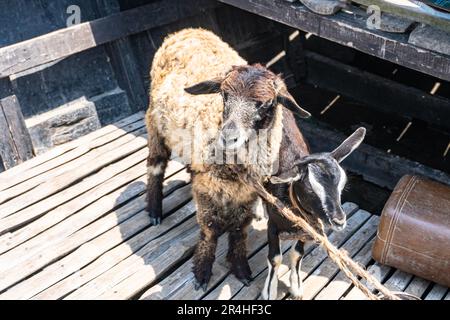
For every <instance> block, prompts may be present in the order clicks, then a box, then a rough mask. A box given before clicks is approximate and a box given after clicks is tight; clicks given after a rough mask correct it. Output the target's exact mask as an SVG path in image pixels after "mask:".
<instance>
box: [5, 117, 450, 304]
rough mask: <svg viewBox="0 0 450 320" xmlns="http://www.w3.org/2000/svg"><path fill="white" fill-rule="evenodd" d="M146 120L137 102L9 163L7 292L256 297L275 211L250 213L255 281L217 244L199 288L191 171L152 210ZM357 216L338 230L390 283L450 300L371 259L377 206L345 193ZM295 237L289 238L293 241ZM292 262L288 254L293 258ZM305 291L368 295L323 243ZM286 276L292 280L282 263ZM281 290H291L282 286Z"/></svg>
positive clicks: (309, 263)
mask: <svg viewBox="0 0 450 320" xmlns="http://www.w3.org/2000/svg"><path fill="white" fill-rule="evenodd" d="M146 144H147V142H146V130H145V126H144V121H143V114H142V113H138V114H135V115H133V116H131V117H128V118H126V119H123V120H121V121H119V122H118V123H115V124H114V125H109V126H106V127H104V128H102V129H100V130H98V131H95V132H93V133H91V134H88V135H86V136H84V137H82V138H80V139H77V140H74V141H72V142H70V143H68V144H65V145H61V146H59V147H56V148H54V149H52V150H50V151H49V152H46V153H44V154H42V155H39V156H37V157H35V158H33V159H31V160H28V161H26V162H24V163H23V164H20V165H18V166H16V167H14V168H12V169H11V170H8V171H6V172H4V173H1V174H0V270H1V271H0V299H259V298H260V292H261V289H262V286H263V284H264V280H265V277H266V272H267V264H266V254H267V242H266V221H265V220H262V221H258V222H254V223H253V224H252V228H250V234H249V241H248V243H249V251H248V254H249V258H250V265H251V267H252V270H253V276H254V281H253V282H252V284H251V286H250V287H244V286H243V285H242V284H241V283H240V282H239V281H238V280H237V279H236V278H234V276H233V275H231V274H230V273H229V269H228V267H227V265H226V258H225V255H226V249H227V242H226V241H225V240H226V238H224V237H222V238H221V239H220V241H219V245H218V248H217V259H216V262H215V264H214V269H213V273H214V275H213V278H212V279H211V282H210V285H209V287H208V291H207V292H206V293H203V292H202V291H195V290H193V281H192V277H193V275H192V273H191V263H192V261H191V258H192V253H193V250H194V245H195V243H196V240H197V237H198V231H199V229H198V226H197V223H196V220H195V205H194V202H193V200H192V197H191V192H190V184H189V182H190V176H189V174H188V173H187V172H186V170H185V168H184V166H183V165H182V164H181V163H179V162H178V161H177V160H176V159H173V160H172V161H170V163H169V166H168V169H167V172H166V177H165V182H164V194H165V198H164V203H163V206H164V214H165V219H164V221H163V223H162V225H160V226H158V227H153V226H150V224H149V218H148V216H147V213H146V212H145V210H144V208H145V189H146V164H145V161H146V157H147V152H148V150H147V147H146ZM344 208H345V210H346V211H347V212H348V215H349V220H348V227H347V228H346V229H345V231H343V232H341V233H334V232H332V233H330V235H329V237H330V239H331V241H332V242H333V243H334V244H335V245H337V246H338V247H340V248H342V249H345V250H346V251H348V253H349V254H350V255H351V256H352V257H353V258H354V259H355V260H356V261H358V262H359V263H361V264H363V265H364V266H366V267H370V268H371V270H373V271H374V272H375V275H377V276H378V277H379V278H380V279H381V280H382V282H383V283H385V284H386V285H387V286H388V287H390V288H392V289H394V290H400V291H405V292H409V293H413V294H415V295H418V296H421V297H422V298H424V299H432V300H440V299H450V293H449V292H448V288H445V287H442V286H439V285H436V284H434V283H430V282H428V281H426V280H423V279H421V278H418V277H415V276H412V275H410V274H406V273H404V272H401V271H398V270H394V269H392V268H389V267H386V266H381V265H378V264H376V263H374V262H373V260H372V259H371V246H372V242H373V239H374V236H375V234H376V229H377V225H378V222H379V217H378V216H376V215H372V214H370V213H369V212H367V211H365V210H362V209H359V208H358V206H357V205H356V204H353V203H346V204H345V205H344ZM288 247H289V243H288V242H286V243H283V250H284V251H286V250H287V249H288ZM285 260H286V261H287V259H285ZM302 274H303V278H304V279H305V280H304V285H305V299H363V298H364V296H363V295H362V293H361V292H360V291H359V290H358V289H356V288H354V287H353V286H352V284H351V283H350V282H349V281H348V279H346V278H345V277H344V275H343V274H342V273H340V272H339V270H338V268H337V267H336V265H334V264H333V263H332V262H331V261H330V259H328V258H327V255H326V253H325V252H324V251H323V250H322V249H321V248H318V247H317V246H315V245H310V246H308V248H307V249H306V256H305V258H304V260H303V265H302ZM280 278H281V282H282V284H287V283H288V278H289V273H288V268H287V266H286V265H285V264H283V265H282V267H280ZM280 298H283V299H284V298H286V299H289V295H288V291H287V288H286V286H285V285H280Z"/></svg>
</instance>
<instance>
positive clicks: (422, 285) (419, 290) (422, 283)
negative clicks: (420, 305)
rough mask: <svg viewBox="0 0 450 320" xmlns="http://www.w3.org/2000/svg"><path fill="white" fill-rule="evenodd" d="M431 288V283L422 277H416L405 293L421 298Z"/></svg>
mask: <svg viewBox="0 0 450 320" xmlns="http://www.w3.org/2000/svg"><path fill="white" fill-rule="evenodd" d="M429 286H430V281H428V280H425V279H423V278H420V277H414V278H413V280H412V281H411V282H410V284H408V286H407V287H406V289H405V292H406V293H409V294H412V295H415V296H416V297H419V298H421V297H422V295H423V294H424V293H425V291H426V290H427V288H428V287H429Z"/></svg>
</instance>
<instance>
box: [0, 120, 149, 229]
mask: <svg viewBox="0 0 450 320" xmlns="http://www.w3.org/2000/svg"><path fill="white" fill-rule="evenodd" d="M144 132H145V129H143V130H141V134H143V133H144ZM146 144H147V139H146V138H145V136H137V137H136V136H135V135H133V134H128V135H126V136H124V137H123V138H121V139H119V140H116V141H114V142H112V143H110V144H108V145H107V146H106V147H105V148H100V149H97V150H94V151H92V152H90V153H88V154H87V155H86V156H84V157H81V158H78V159H76V160H75V161H73V162H70V163H69V164H66V165H65V166H64V167H62V168H61V171H62V173H61V174H59V175H57V176H54V177H52V178H51V179H50V177H49V179H50V180H47V181H45V182H43V183H42V184H40V185H38V186H37V187H36V188H34V189H32V190H30V191H27V192H25V193H23V194H21V195H20V196H16V197H15V198H14V199H12V200H10V201H8V202H6V203H4V204H2V205H0V218H5V217H8V216H9V215H12V214H14V213H16V212H18V211H19V210H21V209H23V208H26V207H27V206H29V205H32V204H33V203H36V202H38V201H40V200H41V199H44V198H46V197H48V196H50V195H52V194H54V193H56V192H58V191H61V190H63V189H64V188H66V187H67V186H69V185H71V184H72V183H74V182H76V181H78V180H81V179H83V178H85V177H87V176H89V175H90V174H91V173H93V172H96V171H97V170H99V169H101V168H103V167H104V166H106V165H108V164H110V163H113V162H115V161H117V160H119V159H121V158H123V157H125V156H127V155H129V154H131V153H133V152H136V151H137V150H139V149H142V148H144V147H145V146H146ZM105 149H109V150H108V151H106V150H105ZM105 151H106V152H105ZM5 193H6V194H3V195H2V193H0V197H1V198H8V197H9V196H10V194H11V193H9V192H5ZM2 231H3V232H4V231H5V228H1V230H0V233H1V232H2Z"/></svg>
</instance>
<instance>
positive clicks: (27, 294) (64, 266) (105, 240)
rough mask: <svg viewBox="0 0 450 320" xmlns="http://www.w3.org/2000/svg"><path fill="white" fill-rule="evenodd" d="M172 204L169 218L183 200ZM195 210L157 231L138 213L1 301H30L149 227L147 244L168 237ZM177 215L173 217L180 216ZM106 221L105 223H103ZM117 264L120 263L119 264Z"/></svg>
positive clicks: (169, 222)
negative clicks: (169, 231) (162, 236)
mask: <svg viewBox="0 0 450 320" xmlns="http://www.w3.org/2000/svg"><path fill="white" fill-rule="evenodd" d="M167 199H168V200H169V201H171V202H172V203H173V204H172V203H168V202H167V201H165V203H164V204H165V206H164V214H165V215H168V213H169V212H171V211H172V210H173V208H174V207H175V206H177V205H178V204H179V202H178V201H180V202H183V200H184V199H178V198H174V197H168V198H167ZM193 213H194V212H193V210H191V211H190V212H188V211H187V210H184V211H182V212H181V214H182V215H181V216H180V217H178V216H177V217H176V218H172V219H170V220H168V221H164V223H163V224H162V225H161V227H158V228H155V227H151V225H150V218H149V216H148V213H147V212H146V211H139V212H138V213H136V214H135V215H133V216H132V217H131V218H129V219H127V220H125V221H124V222H122V223H120V224H118V225H117V226H115V227H113V228H112V229H110V230H108V231H107V232H105V233H103V234H101V235H99V236H98V237H97V238H95V239H93V240H91V241H87V242H83V243H82V245H81V246H80V247H79V248H78V249H77V250H75V251H74V252H72V253H71V254H69V255H68V256H65V257H64V258H62V259H61V260H58V261H57V262H56V263H54V264H52V265H50V266H48V267H47V268H45V269H44V270H43V271H41V272H39V273H38V274H36V275H35V276H33V277H31V278H29V279H26V280H25V281H23V282H21V283H19V284H18V285H16V286H14V287H12V288H11V289H10V290H8V291H6V292H5V293H4V294H3V295H0V297H1V298H2V299H29V298H31V297H33V296H34V295H36V294H38V293H39V292H41V291H42V290H45V289H46V288H48V287H50V286H51V285H53V284H55V283H57V282H58V281H60V280H62V279H64V278H65V277H67V276H69V275H71V274H73V273H74V272H77V271H79V270H80V269H81V268H83V267H84V266H86V265H87V264H89V263H91V262H92V261H93V260H95V259H96V258H98V257H99V256H101V255H102V254H104V253H105V252H107V251H108V250H110V249H112V248H114V247H115V246H117V245H119V244H121V243H123V244H125V245H128V242H129V241H131V239H130V238H132V237H133V236H135V235H136V234H138V233H139V232H141V231H142V230H144V229H146V228H148V227H150V229H151V230H152V231H153V232H152V234H151V235H150V236H149V234H148V232H147V236H149V238H148V239H147V241H151V240H153V239H155V238H156V237H159V236H161V235H163V234H165V233H166V232H167V231H168V230H170V229H172V228H173V227H174V226H176V225H177V224H175V225H174V223H177V222H179V221H180V219H181V221H183V220H184V219H186V218H188V217H190V216H192V215H193ZM177 214H178V212H176V213H175V214H172V215H177ZM102 220H103V221H102ZM104 220H105V219H104V218H102V219H101V220H100V221H98V222H96V223H94V224H93V225H92V226H88V227H86V228H85V229H83V230H82V231H81V232H89V231H90V230H89V229H91V230H93V229H95V228H96V227H97V226H99V225H100V224H101V223H103V222H104ZM71 240H73V237H68V238H67V239H66V240H65V241H71ZM117 262H120V260H119V261H117Z"/></svg>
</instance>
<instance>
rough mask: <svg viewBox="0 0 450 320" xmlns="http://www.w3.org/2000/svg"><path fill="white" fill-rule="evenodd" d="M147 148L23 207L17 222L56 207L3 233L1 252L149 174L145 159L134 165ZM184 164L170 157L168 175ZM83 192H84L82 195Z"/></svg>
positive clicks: (143, 156) (141, 158) (0, 244)
mask: <svg viewBox="0 0 450 320" xmlns="http://www.w3.org/2000/svg"><path fill="white" fill-rule="evenodd" d="M147 152H148V151H147V149H142V151H138V153H136V154H133V155H131V156H129V157H127V158H125V159H123V160H121V161H119V162H118V163H116V164H113V165H111V166H109V167H106V168H105V169H102V170H101V171H100V172H98V173H97V174H96V175H94V176H91V177H89V178H87V179H86V180H83V181H82V182H80V183H78V184H76V185H74V186H71V187H70V188H68V189H65V190H63V191H62V192H60V193H57V194H56V195H55V196H52V197H49V198H46V199H44V200H43V201H40V202H38V203H36V204H35V205H32V206H30V207H29V208H26V209H24V210H22V211H21V212H20V216H17V217H16V221H17V225H20V224H21V223H22V222H21V221H22V219H23V220H30V219H32V217H34V216H37V215H39V214H40V213H45V212H47V211H49V210H51V209H52V208H55V209H53V210H51V211H50V212H48V213H47V214H45V215H44V216H43V217H41V218H40V219H38V220H35V221H33V222H32V223H30V224H28V225H26V226H24V227H22V228H21V229H19V230H17V231H14V232H11V233H7V234H5V235H3V236H0V254H1V253H4V252H6V251H8V250H11V249H12V248H14V247H16V246H18V245H19V244H21V243H23V242H25V241H26V240H28V239H31V238H33V237H34V236H36V235H38V234H39V233H41V232H42V231H44V230H46V229H48V228H50V227H52V226H54V225H56V224H57V223H59V222H61V221H63V220H64V219H66V218H67V217H69V216H70V215H72V214H74V213H76V212H77V211H78V210H80V209H82V208H84V207H86V206H88V205H89V204H91V203H93V202H95V201H96V200H98V199H100V198H101V197H103V196H105V195H106V194H108V193H110V192H111V191H113V190H116V189H117V188H119V187H122V186H124V185H126V184H127V183H130V182H132V181H133V180H135V179H137V178H139V177H141V176H143V175H145V173H146V164H145V162H141V163H139V164H138V165H136V166H134V165H135V163H137V162H139V161H142V160H143V159H145V157H146V156H147ZM129 167H132V168H129ZM182 168H183V165H182V164H181V163H179V162H177V161H170V162H169V164H168V167H167V170H166V178H167V177H170V176H172V175H173V174H174V173H176V172H178V171H179V170H181V169H182ZM108 179H109V180H108ZM91 183H95V184H96V185H97V186H96V187H95V188H93V189H92V190H89V189H90V187H89V186H90V184H91ZM88 190H89V191H88ZM86 191H88V192H86ZM80 194H81V196H78V195H80ZM66 195H67V196H66ZM68 197H70V198H71V199H72V200H70V201H68V202H66V203H64V204H62V203H63V202H65V201H67V198H68ZM17 225H15V226H17Z"/></svg>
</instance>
